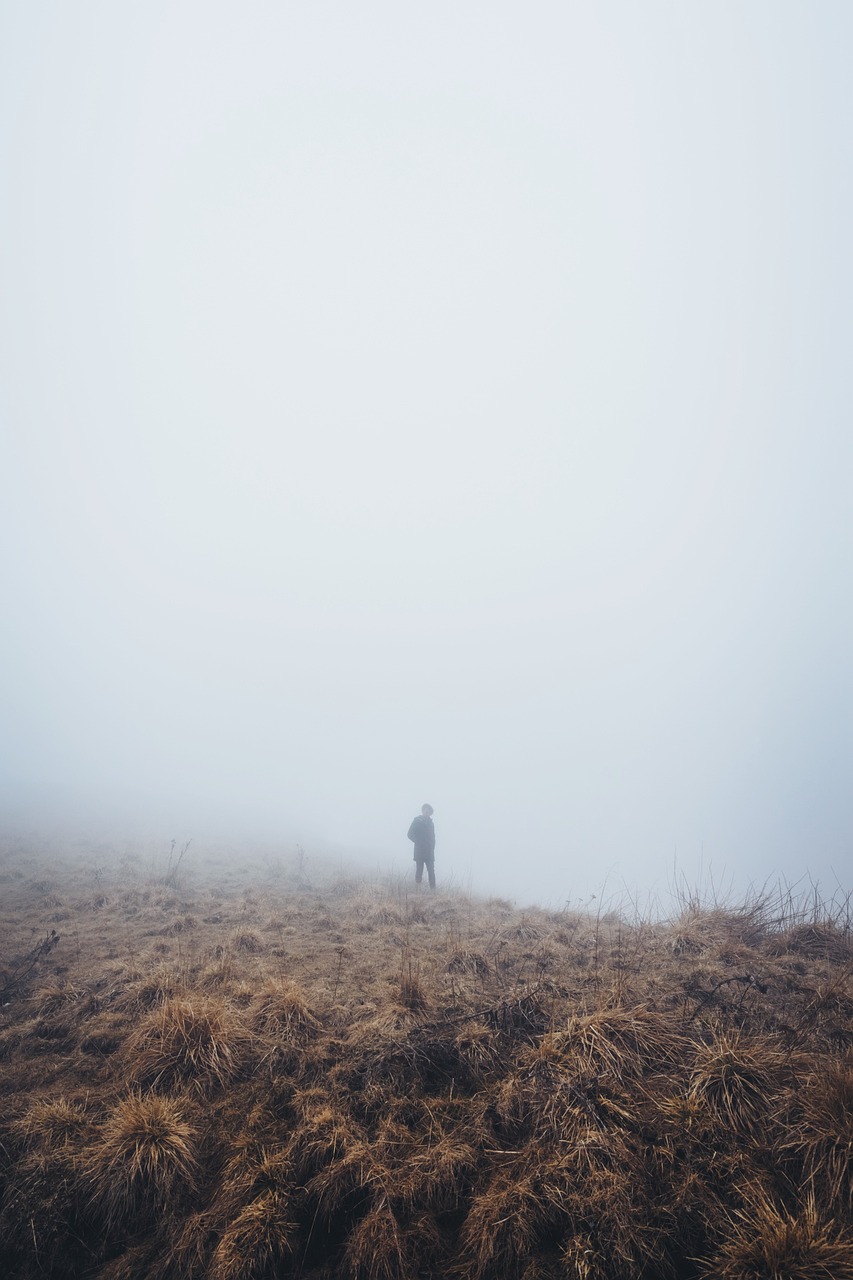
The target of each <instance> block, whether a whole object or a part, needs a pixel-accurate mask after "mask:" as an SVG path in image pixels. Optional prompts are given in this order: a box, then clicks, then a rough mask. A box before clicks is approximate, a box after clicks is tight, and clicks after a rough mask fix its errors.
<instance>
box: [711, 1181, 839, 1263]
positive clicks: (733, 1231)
mask: <svg viewBox="0 0 853 1280" xmlns="http://www.w3.org/2000/svg"><path fill="white" fill-rule="evenodd" d="M702 1275H703V1276H707V1277H708V1280H853V1238H851V1236H850V1234H849V1233H848V1232H845V1231H844V1230H843V1229H842V1228H841V1227H840V1226H839V1225H838V1224H837V1223H835V1222H833V1221H832V1220H831V1219H829V1220H827V1219H824V1218H822V1217H821V1215H820V1213H819V1211H818V1208H817V1206H816V1204H815V1201H814V1199H813V1198H811V1197H809V1198H808V1199H807V1200H806V1203H805V1204H804V1205H803V1206H802V1207H801V1208H800V1209H799V1211H798V1212H791V1211H789V1210H788V1209H785V1208H784V1207H782V1206H781V1205H778V1204H775V1203H773V1202H772V1201H771V1200H769V1199H767V1198H766V1197H765V1196H763V1195H759V1196H757V1197H753V1198H752V1199H751V1200H750V1202H749V1203H748V1205H747V1206H746V1207H745V1208H744V1209H743V1210H741V1211H739V1212H738V1213H737V1214H736V1215H734V1216H733V1217H732V1218H730V1219H729V1221H728V1222H727V1224H726V1231H725V1234H724V1235H723V1238H722V1241H721V1243H720V1245H719V1248H718V1250H717V1253H716V1255H715V1256H714V1257H713V1258H712V1259H710V1260H709V1261H708V1262H706V1263H705V1264H704V1266H703V1268H702Z"/></svg>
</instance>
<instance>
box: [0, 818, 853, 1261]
mask: <svg viewBox="0 0 853 1280" xmlns="http://www.w3.org/2000/svg"><path fill="white" fill-rule="evenodd" d="M238 853H239V851H236V852H234V853H232V852H229V851H222V852H220V853H218V854H217V853H213V852H210V851H207V852H204V853H203V854H201V853H199V852H198V851H196V850H190V851H189V852H188V853H187V856H186V857H184V858H181V852H180V850H179V849H173V850H172V852H171V854H166V855H163V856H161V857H159V858H157V859H153V860H152V859H151V858H150V857H149V858H145V857H143V856H142V855H140V854H139V853H134V852H133V851H132V850H131V851H129V852H126V853H124V854H121V853H120V852H118V851H113V850H108V849H104V848H102V847H101V848H97V849H87V848H86V847H85V846H83V847H77V848H73V849H71V850H70V851H63V852H62V856H61V857H60V856H58V854H57V852H56V851H50V850H45V849H43V848H41V847H40V846H38V845H37V844H34V843H32V842H30V843H27V842H18V843H12V842H7V844H6V845H5V846H4V847H3V850H2V856H0V893H2V898H0V937H2V942H0V1005H2V1008H0V1274H2V1275H3V1276H8V1277H26V1278H30V1277H32V1278H35V1277H44V1276H56V1277H70V1276H91V1277H97V1278H98V1280H142V1278H143V1277H144V1278H145V1280H167V1278H174V1280H184V1278H186V1280H189V1278H190V1277H210V1280H262V1278H263V1277H274V1276H291V1275H293V1276H304V1277H306V1278H307V1280H314V1278H316V1280H320V1277H328V1278H331V1277H338V1276H340V1277H347V1278H348V1280H398V1278H402V1277H412V1278H415V1277H423V1278H424V1280H427V1278H429V1277H436V1278H438V1277H446V1276H450V1275H453V1276H457V1277H460V1278H461V1280H492V1278H495V1280H522V1278H523V1280H549V1278H552V1277H553V1278H554V1280H557V1278H558V1277H561V1278H563V1280H639V1278H640V1277H647V1278H648V1280H665V1278H666V1277H673V1278H680V1280H690V1278H692V1280H699V1278H701V1277H706V1278H710V1277H714V1278H716V1280H765V1278H766V1280H830V1278H831V1280H847V1278H849V1277H853V1017H851V1014H853V978H852V977H851V973H852V972H853V937H851V920H850V912H849V910H848V904H847V903H846V902H845V903H840V904H839V903H838V902H836V903H834V904H831V905H829V906H827V905H825V904H821V903H820V902H817V901H815V902H812V903H810V904H809V905H808V907H805V906H804V905H803V904H802V903H800V904H797V903H795V902H794V901H793V900H792V899H791V898H786V897H784V896H778V895H777V897H776V899H775V900H771V899H769V898H755V899H753V900H752V901H750V902H749V903H747V904H746V905H744V906H742V907H740V908H739V909H733V908H730V907H723V906H716V907H708V906H707V905H705V906H703V905H701V904H698V903H691V902H685V903H684V904H683V909H682V910H681V911H680V914H679V915H678V918H677V919H673V920H670V921H665V922H652V921H641V920H623V919H622V918H620V916H619V914H618V913H617V912H610V913H608V914H606V915H601V916H599V917H595V916H590V915H585V914H580V913H577V912H571V911H568V910H567V911H562V912H548V911H543V910H532V909H531V910H525V911H523V912H522V911H519V910H517V909H515V908H514V907H513V906H512V904H510V903H508V902H505V901H503V900H498V899H492V900H488V901H484V900H478V899H476V898H473V897H471V896H468V895H465V894H462V893H459V892H453V893H444V892H441V890H439V892H438V893H437V894H435V895H430V894H429V893H428V891H421V892H419V893H416V892H415V890H414V886H413V885H409V884H408V883H403V882H394V881H391V880H384V881H383V880H379V879H375V880H370V879H367V878H364V877H358V876H346V875H341V874H337V875H335V874H330V873H328V872H327V871H324V870H323V869H322V868H320V867H318V866H315V865H314V864H313V863H312V860H311V859H310V858H309V859H307V860H303V859H302V858H301V857H295V856H290V855H288V856H273V855H272V854H267V855H264V856H256V857H254V859H253V858H252V856H250V855H243V854H240V856H238Z"/></svg>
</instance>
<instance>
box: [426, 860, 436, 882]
mask: <svg viewBox="0 0 853 1280" xmlns="http://www.w3.org/2000/svg"><path fill="white" fill-rule="evenodd" d="M426 867H427V872H428V874H429V887H430V888H431V889H434V888H435V859H434V858H430V859H429V860H428V862H427V864H426Z"/></svg>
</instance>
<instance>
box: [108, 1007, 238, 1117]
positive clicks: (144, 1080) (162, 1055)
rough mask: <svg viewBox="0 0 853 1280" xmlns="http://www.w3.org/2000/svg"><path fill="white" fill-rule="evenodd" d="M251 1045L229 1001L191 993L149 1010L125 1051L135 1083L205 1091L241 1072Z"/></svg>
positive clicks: (222, 1083) (152, 1086)
mask: <svg viewBox="0 0 853 1280" xmlns="http://www.w3.org/2000/svg"><path fill="white" fill-rule="evenodd" d="M251 1046H252V1037H251V1033H250V1032H249V1030H248V1028H247V1027H246V1026H245V1025H244V1024H243V1022H242V1021H241V1020H240V1019H239V1017H238V1016H237V1014H236V1012H235V1011H234V1010H233V1009H232V1008H231V1007H230V1006H229V1005H228V1004H226V1003H225V1002H224V1001H223V1000H219V999H215V998H212V997H209V996H199V995H195V996H193V997H192V998H190V997H180V998H175V999H171V1000H167V1001H166V1002H165V1003H164V1004H162V1005H160V1006H159V1007H158V1008H156V1009H154V1010H152V1011H151V1012H150V1013H149V1014H148V1016H147V1017H146V1018H145V1019H144V1020H143V1022H142V1023H141V1025H140V1026H139V1028H138V1029H137V1031H136V1032H135V1033H134V1034H133V1035H132V1036H131V1037H130V1039H129V1041H128V1044H127V1052H128V1057H129V1060H130V1063H131V1070H132V1073H133V1078H134V1080H135V1081H136V1082H137V1083H138V1084H140V1085H143V1086H148V1087H151V1088H156V1089H164V1090H165V1089H171V1088H175V1087H181V1086H188V1087H189V1088H191V1089H194V1090H195V1091H196V1092H199V1093H206V1092H208V1091H209V1090H210V1089H215V1088H217V1087H221V1086H223V1085H226V1084H228V1083H230V1082H231V1081H232V1080H234V1079H235V1078H236V1077H237V1076H238V1075H239V1074H240V1072H241V1071H242V1069H243V1068H244V1066H245V1065H246V1062H247V1059H248V1056H249V1052H250V1049H251Z"/></svg>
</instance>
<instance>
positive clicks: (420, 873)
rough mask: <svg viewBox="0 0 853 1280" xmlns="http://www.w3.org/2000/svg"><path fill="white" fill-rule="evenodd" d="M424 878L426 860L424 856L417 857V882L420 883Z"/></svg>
mask: <svg viewBox="0 0 853 1280" xmlns="http://www.w3.org/2000/svg"><path fill="white" fill-rule="evenodd" d="M423 878H424V860H423V858H415V884H420V882H421V881H422V880H423Z"/></svg>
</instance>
